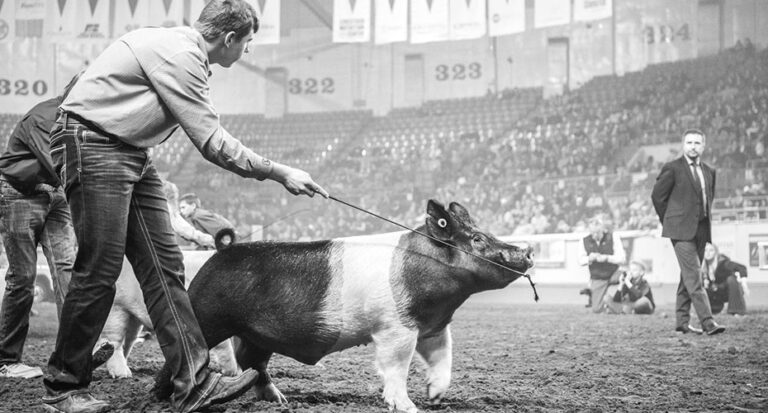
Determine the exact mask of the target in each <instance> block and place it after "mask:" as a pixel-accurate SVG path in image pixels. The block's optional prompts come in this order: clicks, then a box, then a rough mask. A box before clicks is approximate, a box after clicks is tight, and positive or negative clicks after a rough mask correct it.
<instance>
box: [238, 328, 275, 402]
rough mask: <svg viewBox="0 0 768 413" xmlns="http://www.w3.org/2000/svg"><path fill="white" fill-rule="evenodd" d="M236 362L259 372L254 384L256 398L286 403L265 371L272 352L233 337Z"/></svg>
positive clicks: (242, 366)
mask: <svg viewBox="0 0 768 413" xmlns="http://www.w3.org/2000/svg"><path fill="white" fill-rule="evenodd" d="M234 343H235V355H236V357H237V363H238V364H239V365H240V367H241V368H242V369H243V370H246V369H248V368H253V369H255V370H256V371H258V372H259V378H258V379H257V380H256V383H255V384H254V386H253V387H254V391H256V400H266V401H270V402H277V403H280V404H285V403H288V399H286V398H285V396H283V393H282V392H280V390H279V389H278V388H277V387H276V386H275V383H273V382H272V376H270V375H269V372H268V371H267V366H268V365H269V359H270V358H271V357H272V352H271V351H267V350H264V349H261V348H259V347H258V346H256V345H253V344H252V343H249V342H247V341H246V340H243V339H241V338H239V337H235V338H234Z"/></svg>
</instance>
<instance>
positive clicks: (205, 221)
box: [179, 193, 235, 245]
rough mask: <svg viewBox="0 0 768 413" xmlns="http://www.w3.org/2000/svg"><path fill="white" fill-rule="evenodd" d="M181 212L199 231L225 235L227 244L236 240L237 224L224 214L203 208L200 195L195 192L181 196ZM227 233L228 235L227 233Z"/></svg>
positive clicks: (213, 234)
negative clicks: (233, 223)
mask: <svg viewBox="0 0 768 413" xmlns="http://www.w3.org/2000/svg"><path fill="white" fill-rule="evenodd" d="M179 212H180V213H181V216H183V217H184V219H186V220H187V222H189V223H190V224H192V225H193V226H194V227H195V229H197V230H198V231H201V232H204V233H206V234H208V235H210V236H212V237H214V238H215V237H217V236H219V237H222V236H223V237H224V238H227V239H225V240H222V242H223V243H224V244H225V245H228V244H231V243H233V242H235V226H234V225H232V223H231V222H229V220H228V219H226V218H224V217H223V216H221V215H219V214H217V213H215V212H211V211H208V210H207V209H203V208H202V202H201V201H200V197H198V196H197V195H195V194H193V193H188V194H184V195H182V196H181V198H179ZM225 233H226V235H225Z"/></svg>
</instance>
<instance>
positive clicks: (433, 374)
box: [416, 326, 453, 405]
mask: <svg viewBox="0 0 768 413" xmlns="http://www.w3.org/2000/svg"><path fill="white" fill-rule="evenodd" d="M416 351H417V352H418V353H419V355H420V356H421V357H422V358H423V359H424V362H425V363H426V364H427V396H429V403H430V404H432V405H436V404H439V403H440V400H442V398H443V395H444V394H445V392H446V391H447V390H448V386H449V385H450V384H451V365H452V363H453V355H452V340H451V330H450V326H445V328H444V329H443V330H441V331H439V332H437V333H435V334H430V335H428V336H424V337H420V338H419V342H418V344H417V345H416Z"/></svg>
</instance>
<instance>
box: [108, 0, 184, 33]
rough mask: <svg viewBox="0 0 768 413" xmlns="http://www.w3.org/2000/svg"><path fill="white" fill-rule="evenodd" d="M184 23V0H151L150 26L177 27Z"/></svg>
mask: <svg viewBox="0 0 768 413" xmlns="http://www.w3.org/2000/svg"><path fill="white" fill-rule="evenodd" d="M118 1H119V0H118ZM182 24H184V0H149V25H150V26H158V27H176V26H181V25H182Z"/></svg>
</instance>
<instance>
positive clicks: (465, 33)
mask: <svg viewBox="0 0 768 413" xmlns="http://www.w3.org/2000/svg"><path fill="white" fill-rule="evenodd" d="M449 7H450V23H449V25H450V39H451V40H464V39H479V38H481V37H483V36H485V32H486V24H485V0H451V1H450V6H449Z"/></svg>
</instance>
